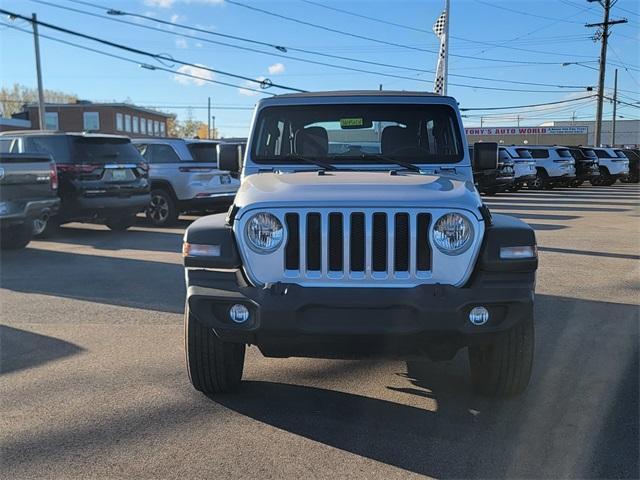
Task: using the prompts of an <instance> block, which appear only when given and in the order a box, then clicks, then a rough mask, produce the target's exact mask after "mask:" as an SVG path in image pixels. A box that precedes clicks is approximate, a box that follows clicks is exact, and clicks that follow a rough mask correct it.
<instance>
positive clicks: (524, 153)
mask: <svg viewBox="0 0 640 480" xmlns="http://www.w3.org/2000/svg"><path fill="white" fill-rule="evenodd" d="M516 152H517V153H518V157H519V158H533V157H532V156H531V152H530V151H529V149H528V148H517V149H516Z"/></svg>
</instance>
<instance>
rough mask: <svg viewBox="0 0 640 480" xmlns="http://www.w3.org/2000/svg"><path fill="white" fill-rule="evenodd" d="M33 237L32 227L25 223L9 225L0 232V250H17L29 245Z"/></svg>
mask: <svg viewBox="0 0 640 480" xmlns="http://www.w3.org/2000/svg"><path fill="white" fill-rule="evenodd" d="M32 237H33V225H32V224H31V222H25V223H22V224H20V225H11V226H9V227H6V228H3V229H2V230H0V248H1V249H2V250H19V249H21V248H24V247H26V246H27V245H29V242H30V241H31V238H32Z"/></svg>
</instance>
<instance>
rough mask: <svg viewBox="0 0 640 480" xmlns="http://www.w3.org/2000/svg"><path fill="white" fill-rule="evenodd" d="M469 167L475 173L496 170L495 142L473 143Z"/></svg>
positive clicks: (496, 154) (496, 151)
mask: <svg viewBox="0 0 640 480" xmlns="http://www.w3.org/2000/svg"><path fill="white" fill-rule="evenodd" d="M471 165H472V167H473V170H475V171H484V170H495V169H496V168H498V144H497V143H495V142H479V143H474V144H473V158H472V159H471Z"/></svg>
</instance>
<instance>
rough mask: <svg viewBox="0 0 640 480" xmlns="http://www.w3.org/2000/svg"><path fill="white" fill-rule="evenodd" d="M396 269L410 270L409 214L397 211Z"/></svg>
mask: <svg viewBox="0 0 640 480" xmlns="http://www.w3.org/2000/svg"><path fill="white" fill-rule="evenodd" d="M395 240H396V241H395V248H394V261H393V265H394V267H395V268H394V271H396V272H408V271H409V214H408V213H396V216H395Z"/></svg>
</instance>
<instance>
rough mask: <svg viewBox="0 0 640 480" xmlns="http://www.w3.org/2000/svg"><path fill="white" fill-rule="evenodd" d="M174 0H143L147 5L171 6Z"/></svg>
mask: <svg viewBox="0 0 640 480" xmlns="http://www.w3.org/2000/svg"><path fill="white" fill-rule="evenodd" d="M174 1H175V0H144V4H145V5H147V6H149V7H158V8H171V7H172V6H173V2H174Z"/></svg>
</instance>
